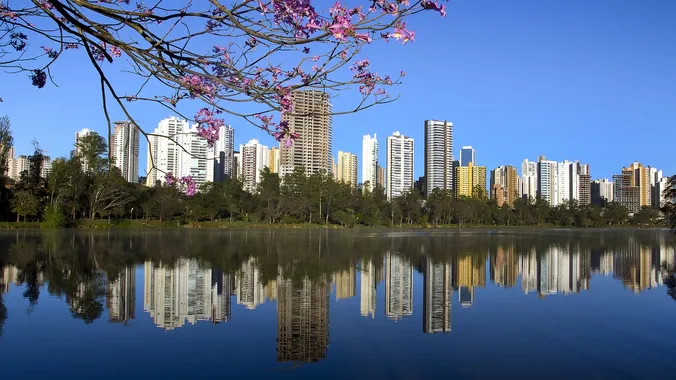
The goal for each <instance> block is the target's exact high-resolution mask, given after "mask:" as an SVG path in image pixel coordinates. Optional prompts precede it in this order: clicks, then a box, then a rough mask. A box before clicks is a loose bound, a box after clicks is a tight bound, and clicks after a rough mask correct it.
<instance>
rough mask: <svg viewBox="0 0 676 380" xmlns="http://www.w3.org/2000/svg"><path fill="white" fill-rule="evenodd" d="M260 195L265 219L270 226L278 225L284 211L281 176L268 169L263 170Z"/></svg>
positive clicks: (259, 187) (259, 186)
mask: <svg viewBox="0 0 676 380" xmlns="http://www.w3.org/2000/svg"><path fill="white" fill-rule="evenodd" d="M258 194H259V200H260V207H261V209H262V210H261V211H262V213H263V218H264V219H265V220H266V221H267V222H268V223H270V224H272V223H276V222H277V220H278V219H279V218H280V217H281V215H282V211H283V207H282V198H281V194H280V179H279V174H277V173H272V172H270V168H268V167H265V168H263V170H261V182H260V183H259V184H258Z"/></svg>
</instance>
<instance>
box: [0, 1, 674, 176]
mask: <svg viewBox="0 0 676 380" xmlns="http://www.w3.org/2000/svg"><path fill="white" fill-rule="evenodd" d="M600 1H601V2H600V3H595V4H596V5H591V4H589V3H587V2H583V1H582V0H572V1H569V2H565V3H557V4H548V6H545V5H544V4H531V3H530V2H525V1H520V2H519V6H516V7H508V6H505V5H504V4H501V3H500V2H497V1H495V0H492V1H490V3H491V6H493V7H495V8H494V9H498V10H499V12H500V13H499V14H501V15H503V16H502V17H496V16H495V14H492V13H491V14H488V15H486V8H484V7H476V6H474V5H472V4H471V3H466V4H465V3H449V4H447V7H448V9H447V13H448V15H447V19H448V22H449V23H452V24H453V25H456V26H457V28H458V29H455V28H451V29H441V30H439V29H438V28H435V26H434V25H427V23H425V22H424V19H417V18H416V19H415V22H413V21H414V20H412V21H411V25H409V26H410V27H412V28H414V29H416V31H417V33H418V35H420V36H425V38H422V37H420V38H416V40H415V41H414V42H413V43H410V44H407V45H406V46H403V47H399V46H397V47H393V48H391V47H390V45H391V44H390V45H387V49H385V48H383V47H381V46H380V45H377V46H376V47H375V48H373V51H370V52H369V53H368V54H367V55H366V57H368V58H370V59H372V60H373V61H374V62H378V63H379V66H378V71H379V72H381V73H382V74H390V75H393V74H397V73H399V72H400V70H404V71H405V72H406V73H407V75H406V77H405V78H403V84H402V85H401V86H398V87H396V88H394V89H393V91H394V94H396V95H401V98H400V99H399V100H398V101H396V102H394V103H392V104H389V105H383V106H378V107H374V108H372V109H369V110H366V111H364V112H361V113H357V114H354V115H343V116H336V117H335V118H334V142H333V145H334V149H333V151H332V154H333V155H334V156H335V155H336V154H337V151H338V149H340V150H343V151H348V152H355V153H356V152H359V151H360V148H361V141H358V140H355V139H354V137H355V136H359V135H364V134H367V133H371V134H372V133H377V134H378V136H383V137H384V136H387V135H389V134H391V133H392V131H394V130H400V131H401V132H402V133H404V134H406V135H409V136H411V137H413V138H414V139H415V140H417V141H421V142H422V141H423V131H422V130H420V129H419V128H418V126H419V125H420V123H421V122H422V120H425V119H442V120H443V119H444V118H447V119H449V120H451V121H453V123H454V128H455V130H454V139H455V141H456V145H457V146H462V145H472V146H473V147H474V148H475V149H476V150H477V152H479V159H480V162H481V164H482V165H486V166H487V167H488V168H491V169H492V168H494V167H497V166H500V165H505V164H512V165H516V164H518V163H519V162H521V161H522V160H523V159H524V158H525V157H533V158H534V157H537V155H540V154H545V155H547V156H548V157H550V158H551V159H555V160H564V159H571V158H573V159H578V160H580V161H581V162H588V163H590V164H592V166H593V168H594V172H595V174H594V176H595V178H611V177H612V175H613V174H616V173H615V172H616V170H617V169H616V168H617V167H621V166H622V165H626V162H633V161H639V162H644V163H650V164H651V165H654V166H655V167H659V168H662V169H663V170H665V172H666V173H676V162H674V160H672V159H671V157H670V155H669V152H670V149H669V148H670V147H669V145H668V142H669V141H673V139H674V138H676V131H675V130H674V129H673V128H671V127H670V121H671V120H672V119H673V118H674V114H673V107H672V103H673V101H672V98H673V96H672V91H671V90H670V89H669V88H668V86H666V85H664V84H666V83H670V81H672V82H673V81H674V78H675V76H676V74H675V73H674V72H673V70H672V69H671V67H672V65H671V64H670V62H672V61H673V59H674V57H675V56H676V53H674V52H672V51H671V50H669V49H664V48H662V46H668V44H669V41H671V40H672V39H673V36H674V33H675V32H674V31H673V30H671V29H669V28H654V27H653V25H656V24H659V25H668V24H669V22H670V19H669V15H670V14H672V13H671V11H672V10H674V9H676V4H672V3H670V2H661V3H660V4H659V5H656V7H655V8H650V9H646V8H645V7H642V6H641V5H640V4H635V3H630V2H628V3H622V4H616V3H614V2H610V1H608V0H600ZM605 6H608V7H610V8H611V9H613V12H605V11H604V9H606V8H605ZM580 12H582V13H584V14H587V15H589V17H588V18H584V19H581V20H578V23H577V24H576V27H575V28H574V29H572V30H571V29H570V28H571V27H570V26H569V25H566V24H565V23H562V20H568V19H571V18H576V17H577V15H578V14H580ZM635 15H646V17H639V18H638V19H636V18H635ZM648 15H649V17H648ZM486 17H488V19H487V18H486ZM628 24H631V25H632V28H626V25H628ZM407 25H408V24H407ZM524 25H525V26H524ZM554 26H557V27H554ZM524 28H526V29H527V30H529V31H532V30H545V31H547V33H546V34H542V33H524ZM458 30H464V31H466V33H458ZM634 30H639V31H640V32H634ZM545 35H546V36H547V39H546V41H547V42H546V44H547V46H549V48H548V49H549V50H548V51H550V53H551V54H542V52H541V47H542V45H543V44H544V43H545V42H544V40H543V39H544V38H545V37H544V36H545ZM627 43H630V44H631V45H632V46H633V47H636V48H637V49H638V51H637V52H636V54H635V55H632V56H631V57H627V56H626V46H627ZM439 46H453V47H454V48H453V49H446V48H443V49H439ZM391 49H394V50H391ZM429 51H435V54H438V56H439V58H440V59H446V60H447V61H448V62H449V65H448V66H447V67H445V68H444V70H442V71H443V73H444V74H443V75H439V73H436V72H430V71H429V70H427V69H426V68H425V66H424V65H420V62H419V60H417V59H414V57H419V56H423V55H424V54H426V53H429ZM397 53H401V54H402V57H403V58H402V60H397V61H390V60H389V59H388V55H389V54H397ZM458 56H462V57H463V59H461V60H458V59H453V58H454V57H458ZM574 57H575V58H574ZM580 57H583V59H580ZM584 57H588V59H587V58H584ZM496 62H501V63H500V64H496ZM74 63H75V64H76V66H75V67H74V69H73V70H72V72H65V71H62V72H60V73H59V77H60V78H58V79H57V81H58V82H59V88H55V87H54V86H45V88H43V89H40V90H38V89H34V88H32V87H31V86H29V85H26V83H25V80H26V79H25V78H24V76H22V75H8V76H6V77H3V79H4V80H6V86H7V88H14V89H16V93H15V94H13V95H12V96H8V95H4V96H3V98H4V103H2V105H0V108H1V109H2V110H3V111H2V113H3V114H7V115H8V116H9V117H10V118H11V120H12V123H13V125H14V128H13V129H14V130H13V133H14V137H15V141H16V143H17V146H16V149H17V152H18V153H20V154H30V153H31V152H32V150H31V140H32V139H34V138H37V139H38V141H39V142H40V143H41V146H42V148H43V149H44V150H45V154H47V155H49V156H51V157H53V158H56V157H61V156H67V155H68V153H69V151H70V150H71V149H72V139H73V138H72V133H73V132H74V131H75V130H77V129H81V127H80V126H82V127H87V128H91V129H93V130H95V131H97V132H99V133H100V134H101V135H104V136H105V135H107V122H106V119H105V116H104V115H103V112H102V110H101V100H100V98H99V97H98V96H83V94H89V91H92V89H90V88H89V85H90V84H91V83H98V76H97V73H96V72H95V70H93V69H91V67H88V66H87V65H85V63H82V62H79V63H77V62H74ZM87 64H88V63H87ZM108 74H109V75H110V79H111V81H113V82H114V83H116V84H120V85H121V87H122V88H121V90H120V91H119V92H118V93H122V94H126V93H134V92H135V90H136V89H132V88H129V87H128V86H125V84H124V81H122V80H121V79H122V78H123V77H122V76H121V74H120V73H117V72H115V70H111V72H110V73H108ZM620 79H621V80H620ZM65 83H68V85H67V86H66V85H65ZM424 83H434V84H435V87H434V88H435V89H451V88H452V89H453V91H446V92H444V93H443V96H436V94H435V92H433V91H431V90H430V88H429V87H428V86H424V85H423V84H424ZM650 86H651V87H650ZM332 95H335V94H332ZM360 97H361V94H359V92H358V91H357V90H356V89H355V90H354V91H352V92H346V93H345V94H342V93H341V94H340V96H337V97H335V98H333V97H332V99H331V102H332V103H334V106H335V109H336V110H345V109H348V106H350V105H353V104H354V102H355V100H356V101H357V102H358V99H359V98H360ZM23 99H30V100H31V101H25V100H23ZM72 99H78V102H79V107H78V112H77V113H75V114H73V113H72V112H71V102H72ZM34 104H40V107H41V108H40V112H35V110H34V106H33V105H34ZM449 105H452V107H451V108H450V109H449V110H447V109H448V107H449ZM179 108H180V109H179V111H180V112H181V113H183V114H186V115H193V114H194V113H195V112H196V111H197V110H198V109H199V108H200V107H199V106H198V104H195V103H192V104H191V103H187V102H186V103H185V104H183V103H182V104H181V105H179ZM252 108H253V107H247V106H242V107H241V109H239V108H237V109H235V111H237V112H239V113H243V114H248V113H249V111H250V110H252ZM131 110H132V111H133V112H132V116H134V119H135V121H136V122H137V123H139V125H141V126H142V127H143V128H144V129H145V130H146V131H148V132H150V131H152V130H153V128H154V127H155V125H156V123H157V121H158V120H161V119H163V118H165V117H167V116H171V115H170V114H168V113H167V110H166V108H164V107H163V106H161V105H157V106H153V105H145V106H142V107H141V106H139V105H137V104H132V105H131ZM439 110H445V111H443V112H440V111H439ZM446 110H447V111H446ZM109 112H110V116H111V119H113V120H121V119H126V117H125V115H124V114H123V113H122V112H121V111H120V110H119V109H117V107H110V109H109ZM274 116H275V119H276V120H279V118H278V115H274ZM54 119H61V120H69V123H68V124H75V125H76V127H73V128H72V129H70V130H67V129H63V130H61V128H59V130H58V133H54V129H55V127H54V121H53V120H54ZM226 123H227V124H230V125H232V126H233V127H234V128H235V129H237V130H238V134H239V135H238V136H236V141H235V144H236V146H237V145H239V144H244V143H246V142H247V141H249V140H250V139H252V138H257V139H258V140H259V141H260V142H261V143H262V144H264V145H268V146H273V145H275V144H274V143H273V142H274V139H273V138H272V137H269V136H267V135H266V134H265V133H264V132H263V131H260V130H258V129H256V128H255V127H253V126H250V125H249V124H248V123H247V122H246V121H244V120H239V119H238V118H236V117H233V116H228V117H227V118H226ZM647 126H649V127H650V128H652V129H655V130H657V131H659V134H660V137H661V138H660V139H654V137H653V136H650V135H642V134H634V135H633V137H632V138H631V139H627V138H626V136H629V135H632V131H634V130H635V128H641V127H647ZM504 131H507V132H508V133H502V132H504ZM547 131H567V132H566V133H565V134H563V135H560V136H557V137H556V138H549V135H550V133H549V132H547ZM43 136H49V139H47V138H46V137H43ZM498 136H499V137H498ZM599 141H603V142H604V144H607V146H612V147H613V149H614V150H615V151H617V152H623V154H622V155H618V156H619V157H615V155H608V154H605V150H604V149H599V146H598V142H599ZM383 145H384V140H383V142H382V143H381V147H382V146H383ZM505 147H518V149H514V150H512V149H511V148H510V149H505ZM382 150H383V151H384V149H382ZM421 153H422V151H421ZM458 153H459V152H457V151H455V152H454V155H456V154H458ZM145 154H146V152H145V150H144V149H141V156H140V157H139V160H140V162H144V161H145V159H146V158H145ZM422 157H423V156H422V155H419V156H418V157H416V168H415V176H416V178H417V177H419V176H421V175H422V173H423V172H424V169H423V160H422ZM384 159H385V155H384V152H381V154H380V157H379V161H380V162H384Z"/></svg>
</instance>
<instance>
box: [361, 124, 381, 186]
mask: <svg viewBox="0 0 676 380" xmlns="http://www.w3.org/2000/svg"><path fill="white" fill-rule="evenodd" d="M361 153H362V154H361V182H362V184H365V183H367V182H368V186H367V188H368V190H369V191H371V192H373V190H375V188H376V184H377V183H378V139H377V138H376V134H375V133H374V134H373V137H371V135H365V136H364V137H363V138H362V151H361Z"/></svg>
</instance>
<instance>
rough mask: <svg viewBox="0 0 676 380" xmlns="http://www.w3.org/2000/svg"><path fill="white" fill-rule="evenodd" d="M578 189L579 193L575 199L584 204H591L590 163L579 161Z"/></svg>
mask: <svg viewBox="0 0 676 380" xmlns="http://www.w3.org/2000/svg"><path fill="white" fill-rule="evenodd" d="M577 189H578V193H577V194H576V196H574V197H573V199H575V200H577V201H578V203H579V204H580V205H582V206H586V205H590V204H591V173H590V171H589V164H580V163H577Z"/></svg>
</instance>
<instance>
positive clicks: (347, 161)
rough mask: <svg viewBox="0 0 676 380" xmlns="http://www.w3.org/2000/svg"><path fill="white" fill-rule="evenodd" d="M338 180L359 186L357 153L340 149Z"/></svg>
mask: <svg viewBox="0 0 676 380" xmlns="http://www.w3.org/2000/svg"><path fill="white" fill-rule="evenodd" d="M336 180H338V181H340V182H344V183H349V184H350V185H351V186H352V187H357V155H356V154H352V153H348V152H343V151H340V150H339V151H338V164H337V168H336Z"/></svg>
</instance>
